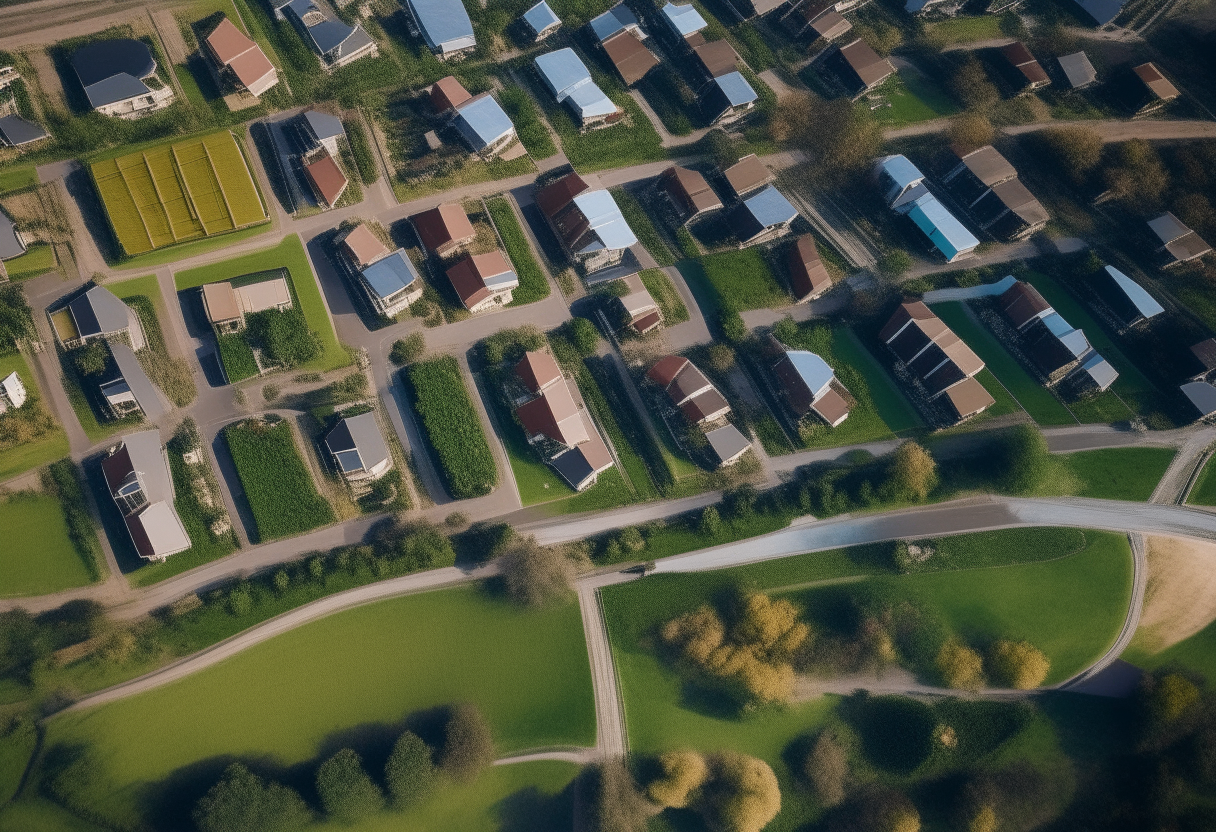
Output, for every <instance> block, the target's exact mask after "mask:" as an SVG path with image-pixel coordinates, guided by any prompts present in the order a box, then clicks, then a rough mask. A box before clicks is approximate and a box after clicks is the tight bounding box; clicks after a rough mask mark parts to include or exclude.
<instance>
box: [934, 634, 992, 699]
mask: <svg viewBox="0 0 1216 832" xmlns="http://www.w3.org/2000/svg"><path fill="white" fill-rule="evenodd" d="M935 665H936V667H937V672H938V673H939V674H940V675H941V679H942V683H943V684H944V685H945V686H946V687H948V688H954V689H956V690H979V689H980V688H982V687H983V686H984V660H983V659H981V658H980V654H979V653H977V652H975V651H974V650H972V649H971V648H970V647H968V646H967V645H965V644H963V643H962V642H961V641H959V640H957V639H951V640H949V641H947V642H946V643H945V644H943V645H942V649H941V650H940V651H939V652H938V654H937V660H936V661H935Z"/></svg>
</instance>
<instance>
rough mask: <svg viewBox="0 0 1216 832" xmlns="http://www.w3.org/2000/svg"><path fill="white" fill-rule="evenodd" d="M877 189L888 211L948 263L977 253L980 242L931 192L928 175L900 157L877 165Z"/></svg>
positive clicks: (882, 161) (888, 157)
mask: <svg viewBox="0 0 1216 832" xmlns="http://www.w3.org/2000/svg"><path fill="white" fill-rule="evenodd" d="M875 175H876V177H877V179H878V187H879V190H880V192H881V193H882V196H883V200H884V201H885V202H886V204H887V207H888V208H890V209H891V210H892V211H894V212H895V213H896V214H899V215H901V216H905V217H908V218H909V219H910V220H912V222H913V223H914V224H915V225H916V227H917V228H918V229H920V231H921V233H922V234H924V236H925V237H927V238H928V241H929V243H930V246H931V247H932V248H933V249H935V250H937V251H938V252H939V253H940V254H941V256H942V257H944V258H945V259H946V262H947V263H953V262H954V261H956V260H958V259H960V258H962V257H965V256H966V255H968V254H970V253H971V252H973V251H975V249H976V247H977V246H979V244H980V241H979V240H978V239H977V238H976V236H975V235H974V234H972V233H971V232H970V231H968V230H967V228H966V226H964V225H963V224H962V223H961V222H959V221H958V219H957V218H956V217H955V216H954V215H953V214H952V213H950V211H949V209H947V208H946V206H945V205H943V204H942V203H941V201H940V200H938V198H937V197H936V196H935V195H934V194H933V193H932V192H930V190H929V187H928V186H927V185H926V184H925V175H924V174H923V173H921V172H920V169H919V168H918V167H916V165H914V164H912V162H910V161H909V160H908V157H906V156H901V155H894V156H885V157H883V158H882V159H880V160H879V161H878V164H877V165H875Z"/></svg>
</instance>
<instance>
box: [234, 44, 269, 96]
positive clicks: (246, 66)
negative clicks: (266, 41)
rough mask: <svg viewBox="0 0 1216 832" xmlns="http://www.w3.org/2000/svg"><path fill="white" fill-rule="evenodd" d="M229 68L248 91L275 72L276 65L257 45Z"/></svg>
mask: <svg viewBox="0 0 1216 832" xmlns="http://www.w3.org/2000/svg"><path fill="white" fill-rule="evenodd" d="M228 66H229V67H231V68H232V72H233V74H234V75H236V79H237V80H238V81H240V82H241V85H242V86H243V87H245V88H246V89H250V88H252V87H253V86H254V85H256V84H257V82H258V81H261V80H262V79H263V78H265V77H266V76H267V75H268V74H269V73H271V72H274V71H275V68H274V64H272V63H271V62H270V59H269V58H267V57H266V54H265V53H264V52H262V50H261V49H260V48H258V47H257V46H256V45H255V46H254V47H253V49H250V50H249V51H248V52H246V53H245V54H244V55H241V56H240V57H238V58H234V59H233V60H232V62H231V63H229V64H228Z"/></svg>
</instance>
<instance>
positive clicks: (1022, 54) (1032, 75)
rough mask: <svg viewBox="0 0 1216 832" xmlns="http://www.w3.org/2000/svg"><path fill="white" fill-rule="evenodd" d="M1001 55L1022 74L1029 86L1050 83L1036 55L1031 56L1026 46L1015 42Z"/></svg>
mask: <svg viewBox="0 0 1216 832" xmlns="http://www.w3.org/2000/svg"><path fill="white" fill-rule="evenodd" d="M1001 54H1002V55H1004V56H1005V60H1007V61H1009V63H1010V65H1012V66H1013V68H1014V69H1016V70H1018V72H1020V73H1022V77H1023V78H1025V79H1026V83H1028V84H1046V83H1049V82H1050V80H1051V79H1050V78H1048V77H1047V73H1046V72H1044V71H1043V67H1042V66H1040V65H1039V62H1038V61H1037V60H1035V57H1034V55H1032V54H1030V50H1029V49H1027V48H1026V44H1024V43H1021V42H1014V43H1011V44H1009V45H1008V46H1006V47H1005V48H1003V49H1002V50H1001Z"/></svg>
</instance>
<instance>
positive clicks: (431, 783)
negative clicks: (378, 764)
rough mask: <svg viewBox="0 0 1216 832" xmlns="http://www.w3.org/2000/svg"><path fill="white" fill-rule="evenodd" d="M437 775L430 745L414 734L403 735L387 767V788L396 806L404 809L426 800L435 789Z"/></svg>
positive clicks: (385, 779)
mask: <svg viewBox="0 0 1216 832" xmlns="http://www.w3.org/2000/svg"><path fill="white" fill-rule="evenodd" d="M435 775H436V770H435V763H434V761H433V760H432V759H431V748H430V746H428V745H427V744H426V743H425V742H423V741H422V738H421V737H419V736H418V735H417V734H415V733H413V732H412V731H405V732H404V733H402V734H401V736H400V737H398V738H397V743H396V745H394V746H393V752H392V753H391V754H389V757H388V762H387V763H385V765H384V785H385V787H386V788H387V789H388V793H389V796H390V797H391V798H392V801H393V806H394V807H396V808H398V809H404V808H406V807H408V806H415V805H417V804H419V803H421V802H423V801H424V800H426V798H427V797H428V796H429V795H430V793H431V790H432V789H434V788H435Z"/></svg>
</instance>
